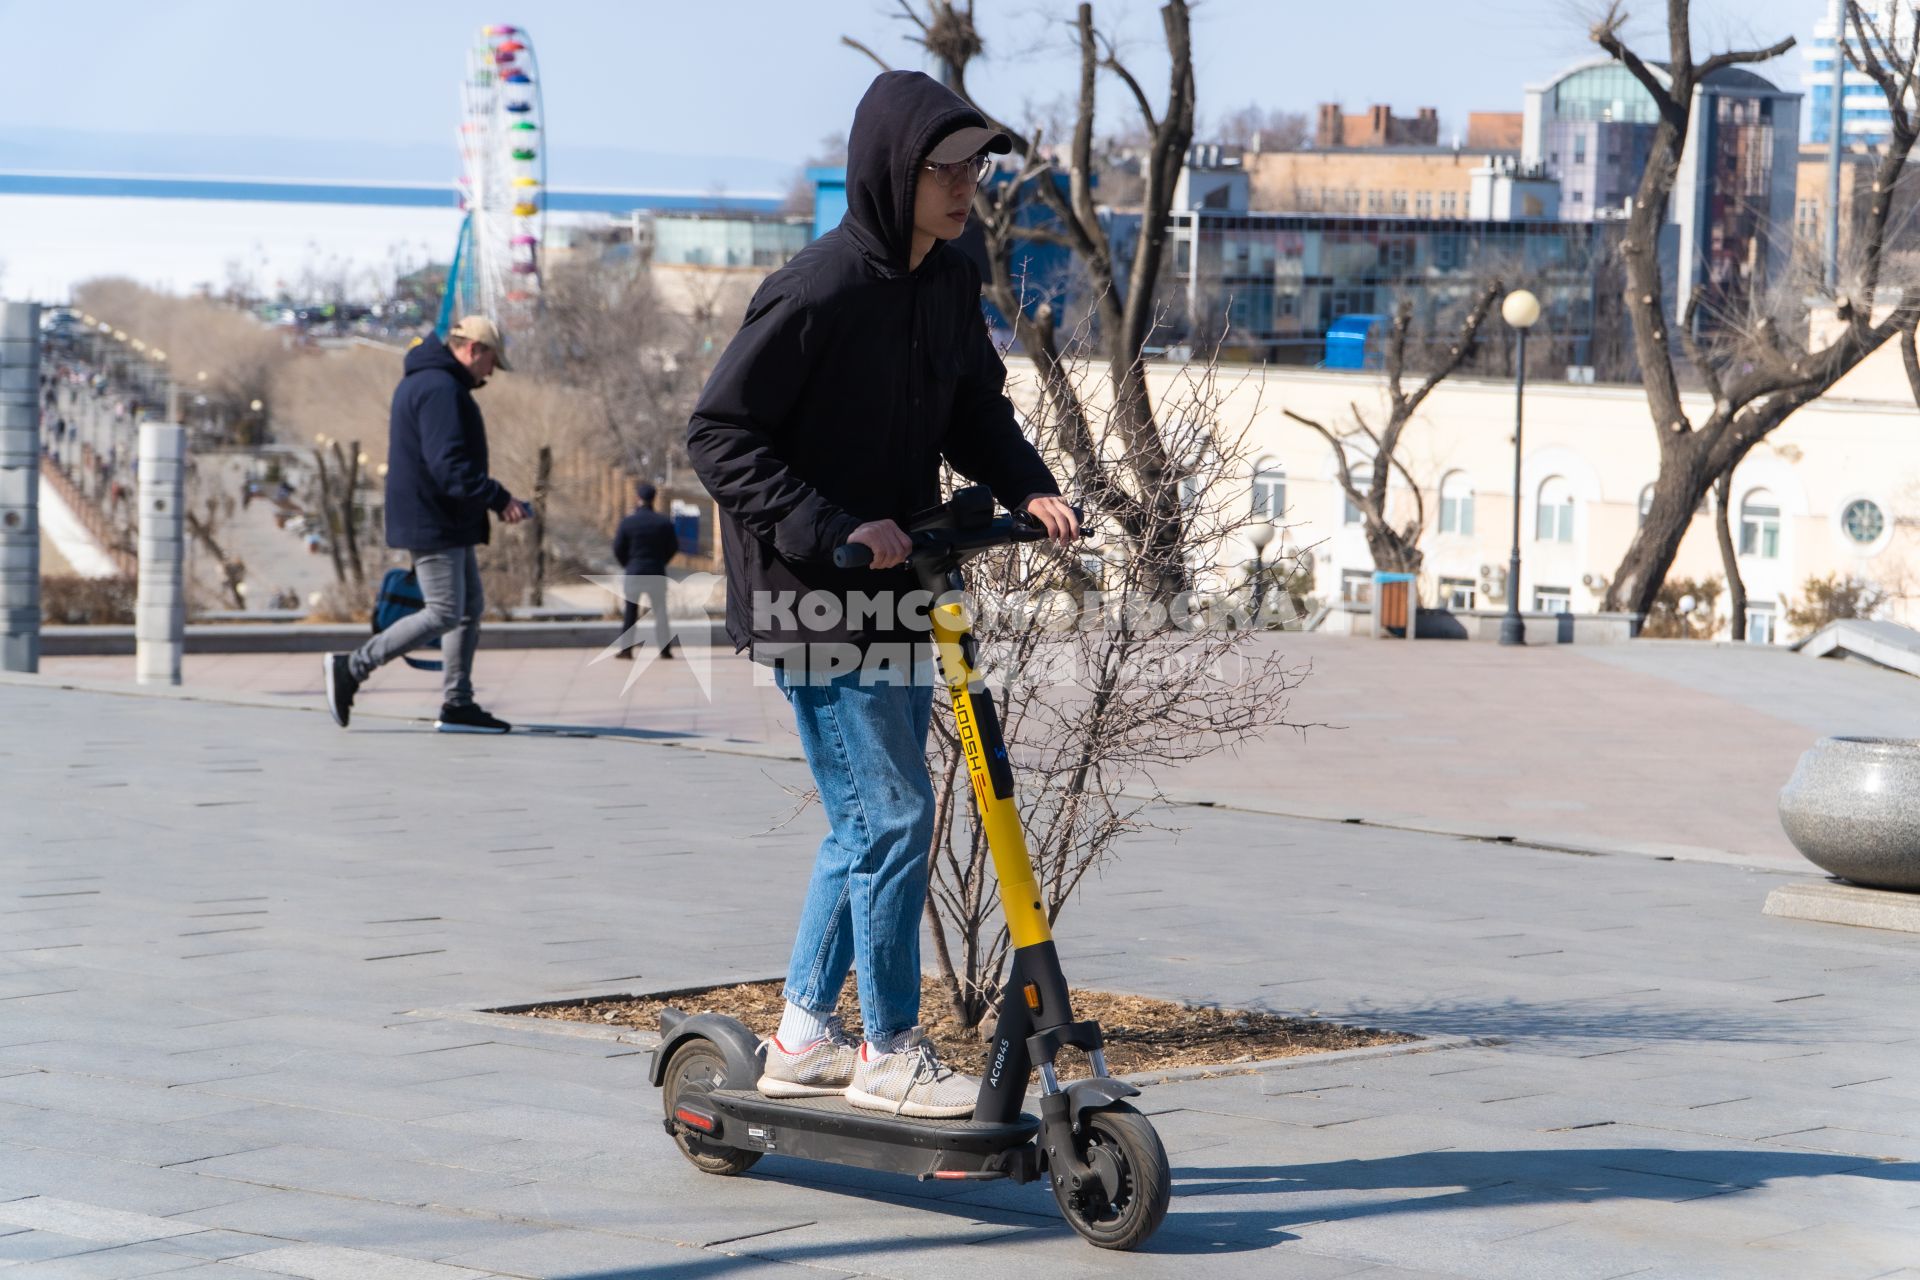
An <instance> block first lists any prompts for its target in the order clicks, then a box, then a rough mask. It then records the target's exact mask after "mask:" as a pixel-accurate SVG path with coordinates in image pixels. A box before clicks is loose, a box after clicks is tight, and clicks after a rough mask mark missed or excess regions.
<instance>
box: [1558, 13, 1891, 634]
mask: <svg viewBox="0 0 1920 1280" xmlns="http://www.w3.org/2000/svg"><path fill="white" fill-rule="evenodd" d="M1689 9H1690V0H1667V37H1668V51H1667V61H1666V64H1665V75H1664V76H1663V75H1662V74H1661V72H1659V71H1656V70H1655V69H1654V67H1653V66H1651V65H1650V64H1649V63H1647V62H1646V61H1645V60H1643V59H1642V58H1641V56H1640V55H1639V54H1638V53H1636V52H1635V51H1634V50H1632V49H1631V48H1629V47H1628V46H1627V44H1626V42H1625V40H1624V39H1623V37H1622V35H1621V29H1622V27H1623V25H1624V24H1625V22H1626V20H1627V15H1626V13H1625V12H1624V11H1623V10H1622V8H1621V0H1613V2H1612V3H1611V4H1610V5H1609V7H1608V8H1607V10H1606V12H1605V14H1604V15H1603V16H1602V17H1601V19H1600V20H1599V21H1598V22H1596V23H1595V24H1594V26H1593V29H1592V32H1591V35H1592V38H1593V40H1594V42H1595V43H1596V44H1598V45H1599V46H1600V47H1601V48H1602V49H1604V50H1605V51H1606V52H1607V53H1609V54H1610V55H1612V56H1613V58H1614V59H1615V60H1617V61H1618V62H1620V63H1621V64H1622V65H1623V66H1625V67H1626V68H1627V70H1628V71H1629V72H1631V73H1632V74H1633V76H1634V78H1635V79H1636V80H1638V81H1639V82H1640V84H1641V86H1642V87H1643V88H1644V89H1645V90H1646V91H1647V93H1649V94H1650V95H1651V96H1652V98H1653V101H1654V104H1655V105H1656V107H1657V108H1658V111H1659V120H1658V122H1657V123H1656V124H1655V126H1654V133H1653V139H1652V144H1651V147H1650V149H1649V152H1648V156H1647V162H1646V168H1645V169H1644V170H1643V172H1642V174H1641V178H1640V185H1639V188H1638V191H1637V193H1636V195H1635V198H1634V203H1633V208H1632V211H1631V212H1630V213H1629V214H1628V217H1627V220H1626V232H1625V239H1624V241H1623V243H1622V245H1621V255H1622V259H1623V261H1624V263H1625V267H1626V277H1627V279H1626V302H1627V314H1628V317H1629V318H1630V320H1631V321H1632V326H1633V341H1634V354H1635V356H1636V358H1637V360H1638V362H1639V366H1640V370H1641V374H1642V380H1643V382H1644V385H1645V387H1646V393H1647V404H1648V407H1649V409H1650V410H1651V411H1652V416H1653V427H1654V434H1655V437H1656V439H1657V440H1658V442H1659V450H1660V470H1659V475H1658V478H1657V479H1656V481H1655V483H1654V490H1653V498H1652V505H1651V506H1650V507H1649V508H1648V510H1647V512H1646V516H1645V519H1644V520H1643V521H1642V522H1641V524H1640V528H1639V530H1638V531H1637V532H1636V533H1635V535H1634V538H1633V541H1632V542H1631V543H1630V544H1629V545H1628V547H1627V551H1626V554H1625V556H1624V557H1623V558H1622V559H1621V562H1620V567H1619V569H1618V570H1616V571H1615V573H1614V575H1613V579H1612V582H1611V583H1610V585H1609V586H1608V588H1607V594H1606V599H1605V602H1604V607H1606V608H1608V609H1624V610H1627V611H1630V612H1634V613H1640V614H1647V613H1650V612H1651V611H1652V609H1653V606H1654V602H1655V599H1656V597H1657V596H1658V594H1659V591H1660V586H1661V583H1662V582H1663V581H1664V580H1665V579H1666V576H1667V572H1668V570H1669V569H1670V568H1671V567H1672V565H1673V560H1674V557H1675V555H1676V554H1677V553H1678V551H1679V548H1680V542H1681V540H1682V539H1683V538H1684V537H1685V535H1686V532H1687V527H1688V525H1689V524H1690V523H1691V521H1692V518H1693V513H1694V511H1695V510H1696V509H1697V508H1698V507H1699V505H1700V502H1701V500H1702V498H1704V497H1705V495H1706V493H1707V490H1708V489H1709V488H1711V487H1713V486H1714V485H1715V484H1716V483H1717V481H1718V480H1719V478H1720V477H1721V476H1723V475H1728V474H1730V473H1731V472H1732V471H1733V469H1734V468H1735V467H1737V466H1738V465H1739V464H1740V462H1741V460H1742V459H1743V458H1745V457H1746V456H1747V454H1748V452H1749V451H1751V450H1752V448H1753V447H1754V446H1755V445H1756V444H1758V443H1759V442H1760V441H1761V440H1763V439H1765V438H1766V436H1767V434H1768V433H1769V432H1771V431H1773V430H1774V428H1776V427H1778V426H1779V425H1780V424H1781V423H1783V422H1785V421H1786V420H1787V418H1788V417H1790V416H1791V415H1792V414H1793V413H1794V411H1795V410H1797V409H1799V408H1800V407H1801V406H1802V405H1805V404H1807V403H1809V402H1810V401H1812V400H1815V399H1817V398H1818V397H1819V396H1821V395H1823V394H1824V393H1825V392H1826V391H1827V390H1828V389H1829V388H1830V387H1832V386H1833V385H1834V383H1836V382H1838V381H1839V380H1840V378H1841V377H1843V376H1844V375H1845V374H1846V373H1847V372H1848V371H1849V370H1851V369H1852V368H1853V367H1854V366H1855V365H1857V364H1859V363H1860V361H1861V360H1863V359H1865V358H1866V357H1867V356H1868V355H1871V354H1872V353H1873V352H1874V351H1875V350H1877V349H1878V348H1879V347H1880V346H1881V344H1883V343H1884V342H1886V341H1887V340H1888V339H1889V338H1891V337H1893V336H1895V335H1896V334H1900V333H1910V332H1911V331H1912V330H1913V328H1914V325H1915V323H1916V321H1920V291H1914V290H1906V291H1903V293H1902V294H1901V296H1900V299H1899V301H1898V303H1897V304H1896V305H1894V306H1893V307H1892V308H1891V309H1890V311H1889V312H1888V313H1887V314H1886V315H1885V316H1884V317H1883V318H1882V319H1880V320H1879V321H1878V322H1877V323H1876V321H1875V319H1874V313H1875V305H1876V301H1877V292H1878V290H1879V287H1880V285H1881V276H1882V268H1883V265H1884V264H1883V259H1884V258H1885V257H1886V245H1887V234H1886V233H1887V222H1888V214H1889V211H1890V209H1891V207H1892V202H1891V193H1892V191H1893V188H1894V185H1895V183H1896V182H1897V181H1898V180H1899V179H1900V177H1901V176H1902V174H1903V172H1904V170H1905V168H1906V163H1907V156H1908V153H1909V152H1910V151H1911V150H1912V149H1913V144H1914V140H1915V136H1916V119H1915V116H1914V113H1913V107H1912V102H1911V93H1912V91H1913V88H1914V84H1915V68H1916V61H1920V58H1917V56H1916V55H1920V43H1915V41H1916V40H1920V33H1916V35H1915V38H1914V39H1913V40H1906V39H1901V38H1900V37H1899V36H1898V35H1897V34H1896V32H1895V30H1894V25H1893V22H1892V19H1891V18H1889V19H1888V20H1887V21H1886V22H1885V23H1884V24H1877V23H1876V22H1875V21H1874V20H1873V19H1870V18H1869V17H1867V16H1866V15H1865V14H1864V13H1863V12H1862V9H1861V6H1860V4H1859V3H1858V0H1849V3H1848V5H1847V15H1848V19H1849V24H1850V26H1851V29H1852V34H1851V36H1849V37H1846V38H1844V40H1843V43H1844V44H1845V47H1846V54H1847V59H1848V61H1849V62H1850V63H1852V64H1853V65H1855V66H1857V67H1859V68H1860V69H1862V70H1863V71H1865V72H1866V73H1867V74H1868V75H1869V76H1871V77H1872V79H1873V80H1874V82H1875V83H1876V84H1878V85H1879V86H1880V88H1881V90H1882V92H1883V94H1884V95H1885V98H1886V101H1887V105H1888V109H1889V112H1890V115H1891V120H1890V122H1889V126H1888V129H1889V140H1888V143H1887V146H1886V150H1885V152H1884V153H1883V154H1882V155H1881V157H1880V161H1879V164H1878V166H1877V168H1876V171H1875V174H1874V186H1873V200H1872V204H1871V207H1870V208H1869V209H1868V211H1867V215H1866V218H1865V221H1864V225H1863V226H1862V228H1861V232H1860V235H1859V237H1858V242H1859V248H1858V253H1857V261H1858V269H1857V272H1855V273H1854V274H1853V278H1851V279H1849V280H1847V281H1845V282H1843V287H1842V288H1841V289H1840V291H1839V292H1838V293H1837V294H1836V296H1834V297H1833V299H1832V304H1833V308H1834V314H1835V319H1836V322H1837V324H1838V332H1837V334H1836V336H1834V337H1833V339H1832V340H1831V341H1830V342H1828V343H1827V344H1826V345H1825V346H1821V347H1817V348H1816V347H1814V346H1812V345H1811V344H1809V343H1808V342H1806V341H1804V340H1803V339H1802V338H1801V337H1799V336H1796V334H1795V333H1793V332H1792V331H1791V330H1790V327H1789V326H1786V325H1782V324H1781V323H1779V321H1778V320H1777V318H1775V317H1773V316H1770V315H1769V316H1762V317H1760V318H1759V319H1758V320H1757V321H1756V322H1755V323H1754V325H1753V327H1752V329H1751V331H1750V332H1747V333H1743V334H1733V335H1729V336H1730V337H1731V338H1734V339H1737V340H1733V341H1723V342H1719V343H1715V344H1712V345H1711V346H1709V345H1708V344H1703V343H1701V342H1700V341H1698V340H1697V338H1696V336H1695V332H1694V329H1695V319H1696V315H1695V306H1694V304H1693V303H1689V306H1688V308H1687V314H1685V315H1684V316H1682V317H1681V322H1680V324H1679V325H1678V330H1679V332H1678V335H1677V336H1678V339H1679V345H1680V346H1681V347H1682V348H1683V349H1684V350H1685V351H1686V353H1687V355H1688V356H1689V358H1690V360H1691V362H1692V363H1693V364H1694V366H1695V367H1696V368H1697V369H1698V371H1699V373H1700V376H1701V378H1702V379H1703V380H1704V381H1705V383H1706V386H1707V390H1708V392H1709V393H1710V394H1711V395H1712V397H1713V406H1712V408H1711V410H1710V411H1709V412H1708V415H1707V417H1706V418H1705V420H1704V421H1701V422H1698V423H1695V422H1693V421H1692V420H1691V419H1690V418H1689V417H1688V415H1687V412H1686V409H1685V407H1684V406H1683V405H1682V403H1681V399H1680V381H1679V377H1678V375H1677V374H1676V372H1675V362H1674V343H1673V342H1672V341H1671V340H1670V338H1669V333H1668V330H1669V319H1668V315H1669V313H1668V309H1667V306H1666V303H1665V301H1664V294H1663V290H1662V285H1661V275H1660V254H1659V235H1660V229H1661V224H1662V222H1663V221H1664V219H1665V217H1666V210H1667V204H1668V198H1669V197H1670V196H1671V194H1672V192H1673V187H1674V182H1675V179H1676V176H1677V174H1678V171H1679V162H1680V154H1681V148H1682V146H1683V145H1684V143H1685V141H1686V137H1687V133H1688V129H1689V126H1690V124H1691V118H1692V111H1693V106H1694V90H1695V88H1696V87H1698V86H1699V85H1701V84H1702V83H1704V82H1706V81H1708V80H1709V79H1710V78H1711V77H1713V76H1714V75H1715V74H1716V73H1718V72H1720V71H1722V70H1724V69H1726V68H1729V67H1734V66H1738V65H1741V64H1744V63H1756V62H1764V61H1767V60H1768V59H1770V58H1775V57H1778V56H1779V55H1780V54H1783V53H1785V52H1786V51H1787V50H1788V49H1790V48H1792V47H1793V44H1794V41H1793V39H1792V37H1788V38H1787V39H1784V40H1781V41H1779V42H1778V43H1776V44H1773V45H1770V46H1768V47H1767V48H1764V49H1750V50H1735V51H1731V52H1725V53H1717V54H1714V55H1712V56H1710V57H1707V58H1704V59H1699V60H1696V59H1695V57H1694V53H1693V37H1692V30H1691V26H1690V22H1689V17H1690V14H1689ZM1682 269H1683V270H1686V269H1688V268H1687V267H1686V266H1685V265H1683V267H1682ZM1694 297H1696V298H1697V297H1698V294H1695V295H1694ZM1916 394H1920V382H1917V383H1916Z"/></svg>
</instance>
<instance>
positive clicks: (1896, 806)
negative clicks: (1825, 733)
mask: <svg viewBox="0 0 1920 1280" xmlns="http://www.w3.org/2000/svg"><path fill="white" fill-rule="evenodd" d="M1780 825H1781V826H1782V827H1784V828H1786V832H1787V838H1788V839H1789V840H1792V841H1793V844H1794V847H1795V848H1796V849H1798V850H1800V852H1801V853H1803V854H1805V855H1806V856H1807V859H1808V860H1809V861H1811V862H1812V863H1814V865H1816V866H1818V867H1820V868H1821V869H1822V870H1824V871H1828V872H1831V873H1832V874H1834V875H1836V876H1839V877H1840V878H1841V879H1843V880H1851V881H1852V882H1853V883H1855V884H1859V885H1865V886H1867V887H1869V888H1873V889H1903V890H1907V891H1909V892H1920V740H1916V739H1911V738H1822V739H1820V741H1818V742H1816V743H1814V745H1813V746H1812V747H1811V748H1809V749H1808V751H1807V753H1806V754H1805V755H1803V756H1801V757H1800V764H1799V766H1798V767H1797V768H1795V769H1794V771H1793V777H1791V778H1789V779H1787V785H1786V786H1784V787H1782V788H1781V789H1780Z"/></svg>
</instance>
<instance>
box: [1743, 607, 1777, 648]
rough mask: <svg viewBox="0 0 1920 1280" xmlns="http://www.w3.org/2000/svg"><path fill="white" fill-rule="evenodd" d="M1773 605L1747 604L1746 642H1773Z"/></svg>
mask: <svg viewBox="0 0 1920 1280" xmlns="http://www.w3.org/2000/svg"><path fill="white" fill-rule="evenodd" d="M1773 612H1774V610H1773V606H1772V605H1770V604H1749V605H1748V606H1747V643H1748V644H1772V643H1773Z"/></svg>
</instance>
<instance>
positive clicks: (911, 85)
mask: <svg viewBox="0 0 1920 1280" xmlns="http://www.w3.org/2000/svg"><path fill="white" fill-rule="evenodd" d="M986 124H987V120H986V117H985V116H982V115H981V114H980V113H979V112H978V111H975V110H974V109H973V108H972V107H970V106H968V105H967V104H966V101H965V100H964V99H962V98H961V97H960V95H959V94H957V93H955V92H954V91H953V90H951V89H949V88H947V87H946V86H945V85H943V84H941V83H940V82H939V81H938V80H935V79H934V78H933V77H932V76H929V75H927V74H926V73H924V72H920V71H886V72H882V73H881V74H880V75H878V76H876V77H875V78H874V81H873V83H872V84H871V85H869V86H868V88H867V92H866V96H865V97H863V98H861V99H860V105H859V107H857V108H855V110H854V113H853V129H852V130H851V132H849V134H848V135H847V216H846V223H845V225H846V227H847V228H848V230H849V232H850V233H851V234H852V235H853V237H854V239H855V241H856V243H858V244H859V246H860V249H861V252H862V253H863V254H864V255H865V256H866V257H867V258H868V259H869V260H870V261H872V262H874V263H875V264H876V265H877V266H880V267H882V268H884V269H886V270H888V271H892V272H900V273H905V272H906V271H908V270H910V269H911V267H912V263H913V196H914V185H915V182H916V180H917V179H918V178H919V176H920V165H921V162H922V161H924V160H925V159H926V158H927V154H928V153H929V152H931V151H932V150H933V148H934V145H935V144H936V143H938V142H939V141H940V139H942V138H944V137H946V136H947V135H948V134H950V133H952V132H953V131H954V130H955V129H964V128H967V127H968V126H976V127H985V126H986Z"/></svg>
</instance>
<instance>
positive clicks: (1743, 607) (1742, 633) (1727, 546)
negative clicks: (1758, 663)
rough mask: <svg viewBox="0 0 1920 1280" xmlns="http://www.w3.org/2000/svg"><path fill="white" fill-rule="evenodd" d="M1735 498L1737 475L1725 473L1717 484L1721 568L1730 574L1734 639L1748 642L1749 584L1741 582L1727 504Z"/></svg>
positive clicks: (1729, 610)
mask: <svg viewBox="0 0 1920 1280" xmlns="http://www.w3.org/2000/svg"><path fill="white" fill-rule="evenodd" d="M1732 495H1733V472H1732V470H1731V469H1729V470H1726V471H1722V472H1721V473H1720V478H1719V479H1718V480H1716V481H1714V484H1713V505H1714V507H1715V508H1716V510H1715V512H1714V522H1713V524H1714V533H1715V534H1716V535H1717V536H1718V537H1719V539H1720V567H1721V568H1722V569H1724V570H1726V574H1727V615H1728V620H1729V625H1730V626H1731V627H1732V629H1733V630H1732V635H1733V639H1734V640H1736V641H1740V640H1745V639H1746V638H1747V584H1746V583H1745V582H1743V581H1742V580H1741V578H1740V555H1739V552H1738V551H1737V550H1736V549H1735V547H1734V545H1733V529H1732V527H1731V526H1730V525H1729V524H1728V512H1727V501H1728V499H1729V498H1731V497H1732Z"/></svg>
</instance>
